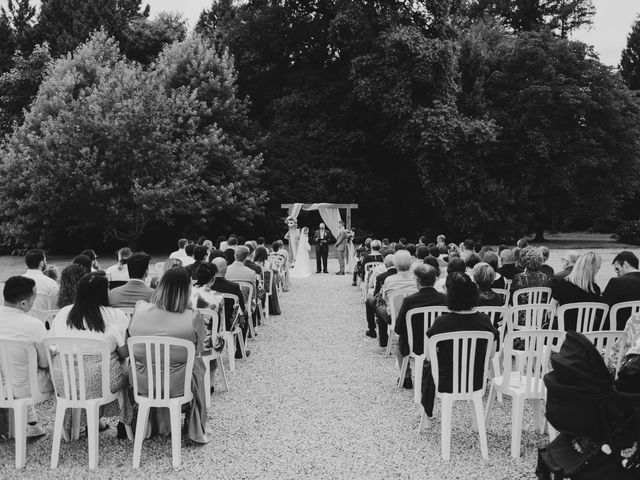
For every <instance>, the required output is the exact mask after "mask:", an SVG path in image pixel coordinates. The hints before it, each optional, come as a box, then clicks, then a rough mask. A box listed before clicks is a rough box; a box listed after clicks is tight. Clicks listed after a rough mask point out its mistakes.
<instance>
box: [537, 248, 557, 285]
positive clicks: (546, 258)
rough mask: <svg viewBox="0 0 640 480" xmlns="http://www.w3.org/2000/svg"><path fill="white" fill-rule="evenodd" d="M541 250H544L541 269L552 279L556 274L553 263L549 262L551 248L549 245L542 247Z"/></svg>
mask: <svg viewBox="0 0 640 480" xmlns="http://www.w3.org/2000/svg"><path fill="white" fill-rule="evenodd" d="M540 251H541V252H542V259H543V262H542V265H540V271H541V272H542V273H544V274H545V275H546V276H547V277H549V280H551V279H553V277H554V276H555V272H554V271H553V268H552V267H551V265H548V264H547V262H548V261H549V249H548V248H547V247H540Z"/></svg>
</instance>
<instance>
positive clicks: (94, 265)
mask: <svg viewBox="0 0 640 480" xmlns="http://www.w3.org/2000/svg"><path fill="white" fill-rule="evenodd" d="M80 255H86V256H87V257H89V260H91V269H90V270H89V273H91V272H97V271H98V270H100V264H99V263H98V254H97V253H96V251H95V250H93V249H91V248H87V249H86V250H83V251H81V252H80Z"/></svg>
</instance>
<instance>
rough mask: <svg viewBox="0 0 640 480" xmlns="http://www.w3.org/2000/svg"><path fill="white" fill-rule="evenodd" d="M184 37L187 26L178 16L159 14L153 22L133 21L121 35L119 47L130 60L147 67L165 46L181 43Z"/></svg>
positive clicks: (141, 19)
mask: <svg viewBox="0 0 640 480" xmlns="http://www.w3.org/2000/svg"><path fill="white" fill-rule="evenodd" d="M186 35H187V24H186V21H185V19H184V18H183V17H182V16H181V15H180V14H171V13H166V12H160V13H159V14H158V16H157V17H156V18H155V19H153V20H149V19H148V18H146V17H139V18H135V19H133V20H132V21H131V22H130V24H129V26H128V28H127V29H125V31H124V33H123V39H122V41H121V42H120V46H121V48H122V51H123V52H124V54H125V55H126V56H127V57H128V58H130V59H131V60H135V61H137V62H140V63H142V64H144V65H149V64H150V63H151V62H153V61H154V60H155V59H156V57H157V56H158V54H159V53H160V52H161V51H162V49H163V48H164V47H165V46H166V45H169V44H171V43H173V42H181V41H183V40H184V39H185V37H186Z"/></svg>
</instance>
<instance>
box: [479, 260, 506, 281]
mask: <svg viewBox="0 0 640 480" xmlns="http://www.w3.org/2000/svg"><path fill="white" fill-rule="evenodd" d="M482 261H483V262H486V263H488V264H489V265H491V268H493V271H494V272H495V277H493V283H492V284H491V288H506V284H505V283H504V277H503V276H502V275H500V274H499V273H498V268H499V266H498V255H496V254H495V253H493V252H487V253H485V254H484V257H482Z"/></svg>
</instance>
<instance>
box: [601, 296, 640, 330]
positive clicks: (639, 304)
mask: <svg viewBox="0 0 640 480" xmlns="http://www.w3.org/2000/svg"><path fill="white" fill-rule="evenodd" d="M625 309H631V313H630V314H629V317H630V316H631V315H635V314H636V313H638V312H640V301H632V302H620V303H616V304H615V305H613V306H612V307H611V310H609V330H617V328H618V326H617V324H618V315H619V313H618V312H619V311H620V310H625ZM629 317H627V318H625V319H624V323H623V324H622V328H624V326H625V325H626V323H627V320H629ZM603 324H604V322H603ZM603 329H604V326H603Z"/></svg>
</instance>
